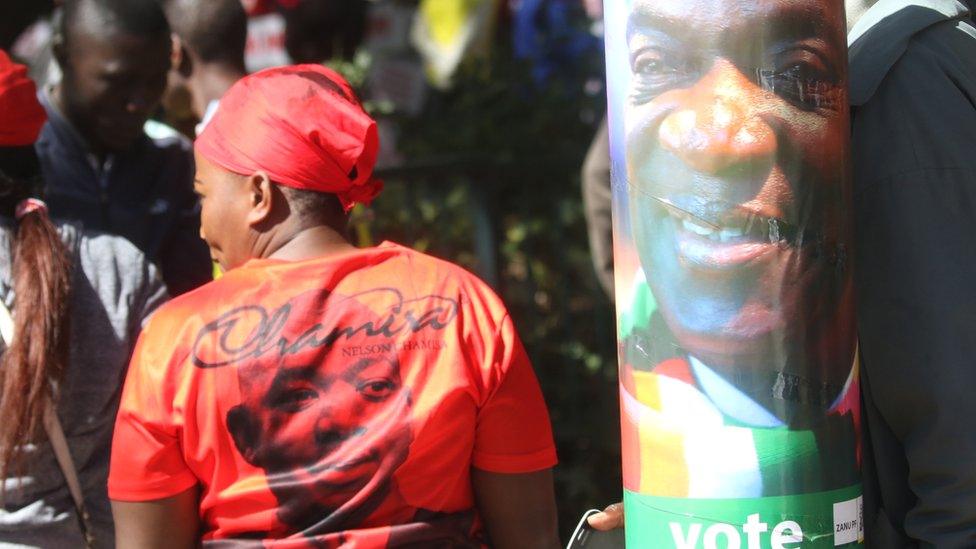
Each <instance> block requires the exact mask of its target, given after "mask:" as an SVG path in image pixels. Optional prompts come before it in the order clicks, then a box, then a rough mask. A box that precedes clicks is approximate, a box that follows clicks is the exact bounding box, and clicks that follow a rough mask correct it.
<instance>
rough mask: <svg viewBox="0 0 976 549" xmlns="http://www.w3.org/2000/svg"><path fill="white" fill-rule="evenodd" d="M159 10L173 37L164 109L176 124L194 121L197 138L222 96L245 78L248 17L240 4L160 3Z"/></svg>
mask: <svg viewBox="0 0 976 549" xmlns="http://www.w3.org/2000/svg"><path fill="white" fill-rule="evenodd" d="M162 5H163V9H164V10H165V12H166V19H167V20H168V21H169V25H170V28H171V30H172V32H173V35H174V41H173V67H172V70H171V71H170V76H169V83H168V85H167V90H166V94H165V96H164V101H163V105H164V107H165V108H166V110H167V114H170V113H173V114H175V115H176V119H177V120H185V119H187V118H190V117H192V119H194V120H196V121H197V124H195V126H194V134H195V135H199V133H200V132H201V131H202V130H203V127H204V126H205V125H206V124H207V122H208V121H209V120H210V118H211V117H212V116H213V114H214V112H215V111H216V110H217V105H218V104H219V102H220V98H221V96H223V95H224V93H225V92H226V91H227V90H228V89H230V87H231V86H232V85H234V83H235V82H237V81H238V80H240V79H241V78H243V77H244V76H245V75H246V74H247V72H246V71H245V68H244V48H245V45H246V43H247V14H246V13H245V12H244V7H243V6H242V5H241V3H240V1H239V0H163V2H162ZM187 106H188V107H189V108H188V109H187V108H186V107H187ZM181 107H182V108H181ZM174 111H175V112H174ZM187 111H188V112H187Z"/></svg>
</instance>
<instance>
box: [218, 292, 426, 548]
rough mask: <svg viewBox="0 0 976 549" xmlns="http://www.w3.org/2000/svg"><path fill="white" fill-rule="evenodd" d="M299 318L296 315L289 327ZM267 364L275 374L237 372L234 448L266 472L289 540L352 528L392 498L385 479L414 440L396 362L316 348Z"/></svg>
mask: <svg viewBox="0 0 976 549" xmlns="http://www.w3.org/2000/svg"><path fill="white" fill-rule="evenodd" d="M307 312H308V311H305V310H304V309H303V308H302V307H301V306H297V307H296V309H293V310H292V311H291V313H292V315H293V316H292V318H301V317H302V316H303V315H304V314H307ZM313 318H314V317H313ZM286 330H287V328H286ZM297 343H300V342H299V341H297V340H296V344H297ZM378 347H379V348H382V347H383V346H382V345H379V346H378ZM274 355H281V356H277V357H275V360H277V361H278V363H277V364H275V365H269V363H268V361H267V360H265V359H264V358H263V357H262V358H259V359H257V360H254V361H252V362H249V363H247V364H242V365H239V366H238V376H239V380H240V389H241V403H240V404H239V405H237V406H235V407H234V408H232V409H231V410H230V411H229V412H228V414H227V425H228V428H229V430H230V432H231V435H232V436H233V438H234V442H235V444H236V446H237V448H238V450H239V451H240V453H241V455H242V456H243V457H244V458H245V460H247V461H248V462H249V463H251V464H252V465H255V466H257V467H260V468H262V469H264V470H265V473H266V475H267V482H268V486H269V488H270V489H271V491H272V493H274V494H275V497H276V498H277V499H278V502H279V508H278V511H277V514H278V518H279V520H280V522H281V523H283V524H284V525H286V526H287V527H288V529H289V530H290V531H291V532H297V531H301V532H303V533H305V534H315V533H321V532H326V531H335V530H337V529H340V528H342V527H350V526H355V525H357V524H358V523H359V522H360V521H362V520H363V519H364V518H365V517H366V516H368V515H369V514H370V513H371V512H372V511H373V510H375V509H376V507H377V506H378V505H379V504H380V503H382V502H383V501H384V500H385V499H386V498H387V497H388V496H391V495H396V494H395V491H396V490H395V483H394V481H393V472H394V471H395V470H396V468H397V467H399V466H400V465H401V464H402V463H403V462H404V461H405V460H406V458H407V453H408V450H409V446H410V443H411V442H412V440H413V435H412V431H411V422H410V410H411V397H410V391H409V389H407V388H405V387H404V385H403V380H402V379H401V374H400V365H399V361H398V359H397V356H396V354H395V353H377V354H368V355H366V356H357V357H347V356H345V355H344V353H342V352H341V348H333V347H331V346H317V345H310V346H308V347H307V348H304V349H303V350H302V351H301V352H298V353H295V354H289V353H283V354H281V353H274V354H272V356H274Z"/></svg>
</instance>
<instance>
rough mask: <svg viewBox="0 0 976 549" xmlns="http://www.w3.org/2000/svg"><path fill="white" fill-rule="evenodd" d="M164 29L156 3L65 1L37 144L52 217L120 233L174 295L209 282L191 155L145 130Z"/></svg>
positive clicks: (167, 43)
mask: <svg viewBox="0 0 976 549" xmlns="http://www.w3.org/2000/svg"><path fill="white" fill-rule="evenodd" d="M171 51H172V43H171V38H170V29H169V25H168V24H167V23H166V18H165V16H164V14H163V12H162V9H161V8H160V7H159V5H158V3H157V2H156V1H155V0H68V1H66V2H65V4H64V14H63V18H62V20H61V25H60V27H59V28H58V29H57V32H56V33H55V37H54V54H55V58H56V59H57V62H58V65H59V66H60V67H61V70H62V72H63V77H62V79H61V81H60V82H58V83H56V84H54V85H53V86H51V87H48V88H46V89H44V90H43V91H42V92H41V94H40V98H41V103H42V104H43V105H44V108H45V110H46V111H47V115H48V122H47V124H46V125H45V126H44V129H43V131H42V132H41V137H40V139H39V140H38V142H37V153H38V156H39V157H40V159H41V166H42V168H43V171H44V176H45V179H46V183H47V196H48V204H49V206H50V208H51V213H52V215H54V216H56V217H60V218H63V219H66V220H72V221H77V222H80V223H83V224H84V225H85V227H86V228H89V229H92V230H99V231H104V232H108V233H111V234H117V235H120V236H123V237H125V238H126V239H128V240H129V241H131V242H132V243H133V244H135V245H136V247H138V248H139V249H140V250H142V252H143V253H145V254H146V255H147V256H148V257H149V258H150V259H151V260H152V261H153V262H154V263H156V264H157V265H158V266H159V268H160V269H161V271H162V275H163V279H164V280H165V282H166V285H167V287H168V288H169V290H170V293H171V294H173V295H178V294H181V293H183V292H186V291H188V290H191V289H193V288H195V287H197V286H199V285H201V284H203V283H204V282H207V281H208V280H210V278H211V273H212V267H211V263H210V258H209V253H208V252H207V249H206V246H204V245H203V243H202V241H201V240H200V238H199V227H200V220H199V207H198V205H197V200H196V196H195V195H194V194H193V190H192V173H193V157H192V153H191V150H190V144H189V142H188V141H186V140H185V139H182V138H180V137H176V136H173V137H168V138H163V139H153V138H150V137H149V136H147V135H146V133H145V131H144V129H143V126H144V124H145V123H146V120H147V119H148V118H149V116H150V115H151V114H152V113H153V112H154V111H155V110H156V108H157V107H158V106H159V104H160V98H161V97H162V94H163V90H164V88H165V86H166V79H167V73H168V72H169V69H170V54H171Z"/></svg>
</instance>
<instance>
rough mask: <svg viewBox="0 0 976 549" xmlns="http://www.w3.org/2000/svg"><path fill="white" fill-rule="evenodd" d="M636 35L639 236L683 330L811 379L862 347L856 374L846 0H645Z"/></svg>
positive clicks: (742, 361) (632, 156)
mask: <svg viewBox="0 0 976 549" xmlns="http://www.w3.org/2000/svg"><path fill="white" fill-rule="evenodd" d="M627 45H628V50H629V61H630V69H631V75H630V78H631V81H630V87H629V90H628V95H627V98H626V106H625V111H624V125H625V131H626V141H625V144H626V167H627V177H628V180H629V204H630V208H631V212H630V213H631V222H632V224H633V231H634V240H635V245H636V247H637V251H638V254H639V256H640V260H641V264H642V266H643V268H644V270H645V272H646V275H647V278H648V281H649V283H650V285H651V288H652V290H653V293H654V296H655V298H656V300H657V302H658V304H659V305H660V310H661V312H662V314H663V316H664V319H665V321H666V322H667V325H668V327H669V328H670V329H671V331H672V332H673V333H674V335H675V336H676V338H677V340H678V343H679V344H680V345H681V346H682V347H684V348H685V349H686V350H687V351H688V352H690V353H691V354H693V355H695V356H696V357H697V358H699V359H702V360H704V361H705V362H706V363H708V364H710V365H712V366H713V367H717V368H719V369H721V368H723V367H724V368H741V367H743V366H747V365H748V366H751V367H754V368H756V367H758V368H763V367H766V368H780V369H785V370H789V369H791V368H792V369H793V370H794V371H793V373H794V374H796V375H799V376H801V377H802V376H803V374H804V372H805V371H806V370H808V369H810V368H822V367H823V366H822V365H823V364H832V363H833V361H834V360H835V359H837V358H838V357H843V356H844V355H845V354H846V355H847V357H848V358H847V359H843V358H840V362H841V366H843V371H842V372H838V373H837V374H838V375H837V377H838V378H841V377H846V375H847V372H848V371H849V368H850V361H849V360H850V355H851V354H852V349H853V347H852V345H853V340H852V337H849V336H848V335H846V334H845V333H844V332H845V331H849V330H847V326H848V324H847V323H846V322H843V321H841V318H842V317H843V316H844V315H849V314H850V309H851V302H850V275H849V270H848V267H847V262H848V257H849V255H850V253H849V251H848V250H847V249H846V243H847V242H848V234H849V226H848V222H847V221H846V218H845V215H844V214H845V212H844V211H843V210H844V208H845V207H846V205H848V204H849V198H848V194H847V193H848V190H847V188H846V185H845V182H846V177H847V172H848V165H847V153H846V151H847V143H848V132H849V127H848V121H847V113H848V111H847V94H846V82H845V80H846V59H845V57H846V55H847V50H846V41H845V23H844V14H843V10H842V9H841V3H840V2H839V0H837V1H831V0H664V1H662V0H633V4H632V7H631V10H630V14H629V20H628V34H627ZM847 318H849V317H847ZM835 327H839V329H840V330H841V332H840V333H839V334H838V333H835V332H834V331H833V330H834V328H835ZM811 352H813V353H814V355H815V357H816V358H813V359H812V360H813V361H814V362H815V363H813V364H810V363H809V361H810V360H811V358H809V357H810V353H811ZM844 360H846V361H847V363H846V364H843V362H844ZM770 364H772V365H775V366H763V365H770ZM784 364H792V366H784ZM841 381H842V380H841Z"/></svg>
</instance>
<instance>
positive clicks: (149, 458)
mask: <svg viewBox="0 0 976 549" xmlns="http://www.w3.org/2000/svg"><path fill="white" fill-rule="evenodd" d="M378 146H379V142H378V138H377V132H376V123H375V122H374V121H373V120H372V119H371V118H370V117H369V116H368V115H366V113H365V112H364V111H363V109H362V107H361V106H360V104H359V102H358V100H357V99H356V98H355V96H354V95H353V92H352V90H351V89H350V88H349V85H348V84H347V83H346V82H345V80H343V79H342V77H340V76H339V75H338V74H336V73H335V72H333V71H331V70H329V69H326V68H324V67H321V66H318V65H298V66H292V67H282V68H276V69H269V70H266V71H262V72H259V73H256V74H253V75H251V76H248V77H246V78H244V79H243V80H241V81H239V82H238V83H237V84H235V85H234V87H232V88H231V89H230V91H228V93H227V94H226V95H225V96H224V97H223V99H222V100H221V103H220V107H219V109H218V111H217V113H216V115H215V116H214V118H213V120H212V121H211V123H210V124H209V125H208V126H207V128H206V129H205V130H204V131H203V133H202V134H201V136H200V137H199V139H198V140H197V143H196V159H197V174H196V181H195V187H196V191H197V193H198V194H199V196H200V198H201V204H202V229H201V236H202V237H203V238H204V240H206V241H207V244H208V245H209V247H210V251H211V255H212V256H213V258H214V259H215V260H216V261H217V262H219V263H220V265H221V266H222V267H223V269H224V270H225V274H224V276H223V277H221V278H220V279H219V280H216V281H214V282H212V283H210V284H208V285H206V286H203V287H201V288H199V289H198V290H196V291H194V292H191V293H189V294H186V295H184V296H181V297H180V298H178V299H176V300H174V301H172V302H171V303H170V304H168V305H167V306H165V307H163V308H162V309H160V311H159V312H158V313H157V315H156V316H154V317H153V320H152V321H151V322H150V323H149V324H148V325H147V327H146V329H145V331H144V332H143V334H142V336H141V338H140V342H139V344H138V346H137V349H136V351H135V354H134V356H133V360H132V363H131V365H130V370H129V374H128V377H127V379H126V387H125V390H124V394H123V397H122V405H121V408H120V411H119V416H118V420H117V422H116V431H115V440H114V442H113V453H112V470H111V474H110V478H109V496H110V497H111V498H112V501H113V510H114V511H115V517H116V526H117V534H118V535H117V537H118V540H119V547H120V548H123V549H125V548H130V547H131V548H140V549H145V548H155V547H159V548H163V547H166V548H181V547H195V546H197V545H199V544H201V543H202V545H203V546H205V547H229V546H234V547H237V546H245V547H251V546H254V547H360V548H362V547H365V548H374V547H408V546H409V547H470V548H480V547H487V546H493V547H500V548H508V547H511V548H518V549H522V548H526V547H532V548H554V547H556V546H557V545H558V541H557V539H556V524H555V522H556V521H555V502H554V497H553V489H552V475H551V468H552V466H553V465H555V463H556V456H555V450H554V447H553V440H552V433H551V428H550V425H549V417H548V414H547V412H546V408H545V403H544V401H543V399H542V394H541V392H540V390H539V385H538V382H537V380H536V378H535V375H534V373H533V371H532V366H531V364H530V363H529V361H528V358H527V356H526V353H525V350H524V349H523V347H522V345H521V343H520V341H519V339H518V335H517V334H516V332H515V329H514V327H513V325H512V321H511V319H510V318H509V316H508V313H507V312H506V310H505V307H504V305H503V304H502V303H501V301H500V300H499V298H498V297H497V296H496V295H495V294H494V293H493V292H492V291H491V290H490V289H488V288H487V286H486V285H485V284H484V283H483V282H481V281H480V280H478V279H477V278H475V277H474V276H473V275H471V274H469V273H467V272H465V271H463V270H462V269H460V268H458V267H457V266H455V265H452V264H450V263H447V262H444V261H439V260H436V259H434V258H431V257H428V256H426V255H423V254H420V253H418V252H415V251H413V250H410V249H407V248H404V247H402V246H398V245H396V244H393V243H389V242H386V243H383V244H381V245H379V246H376V247H372V248H365V249H359V248H356V247H354V246H353V245H352V244H350V243H349V242H348V241H347V240H346V238H345V237H344V234H345V232H344V228H345V227H344V225H345V221H346V217H347V216H346V213H347V212H348V211H349V209H350V208H352V207H353V206H354V205H355V204H357V203H369V202H370V201H371V200H372V199H373V198H374V197H376V196H377V194H378V193H379V192H380V190H381V189H382V184H381V183H380V182H379V181H377V180H376V179H375V178H374V176H373V165H374V162H375V160H376V153H377V149H378Z"/></svg>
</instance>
